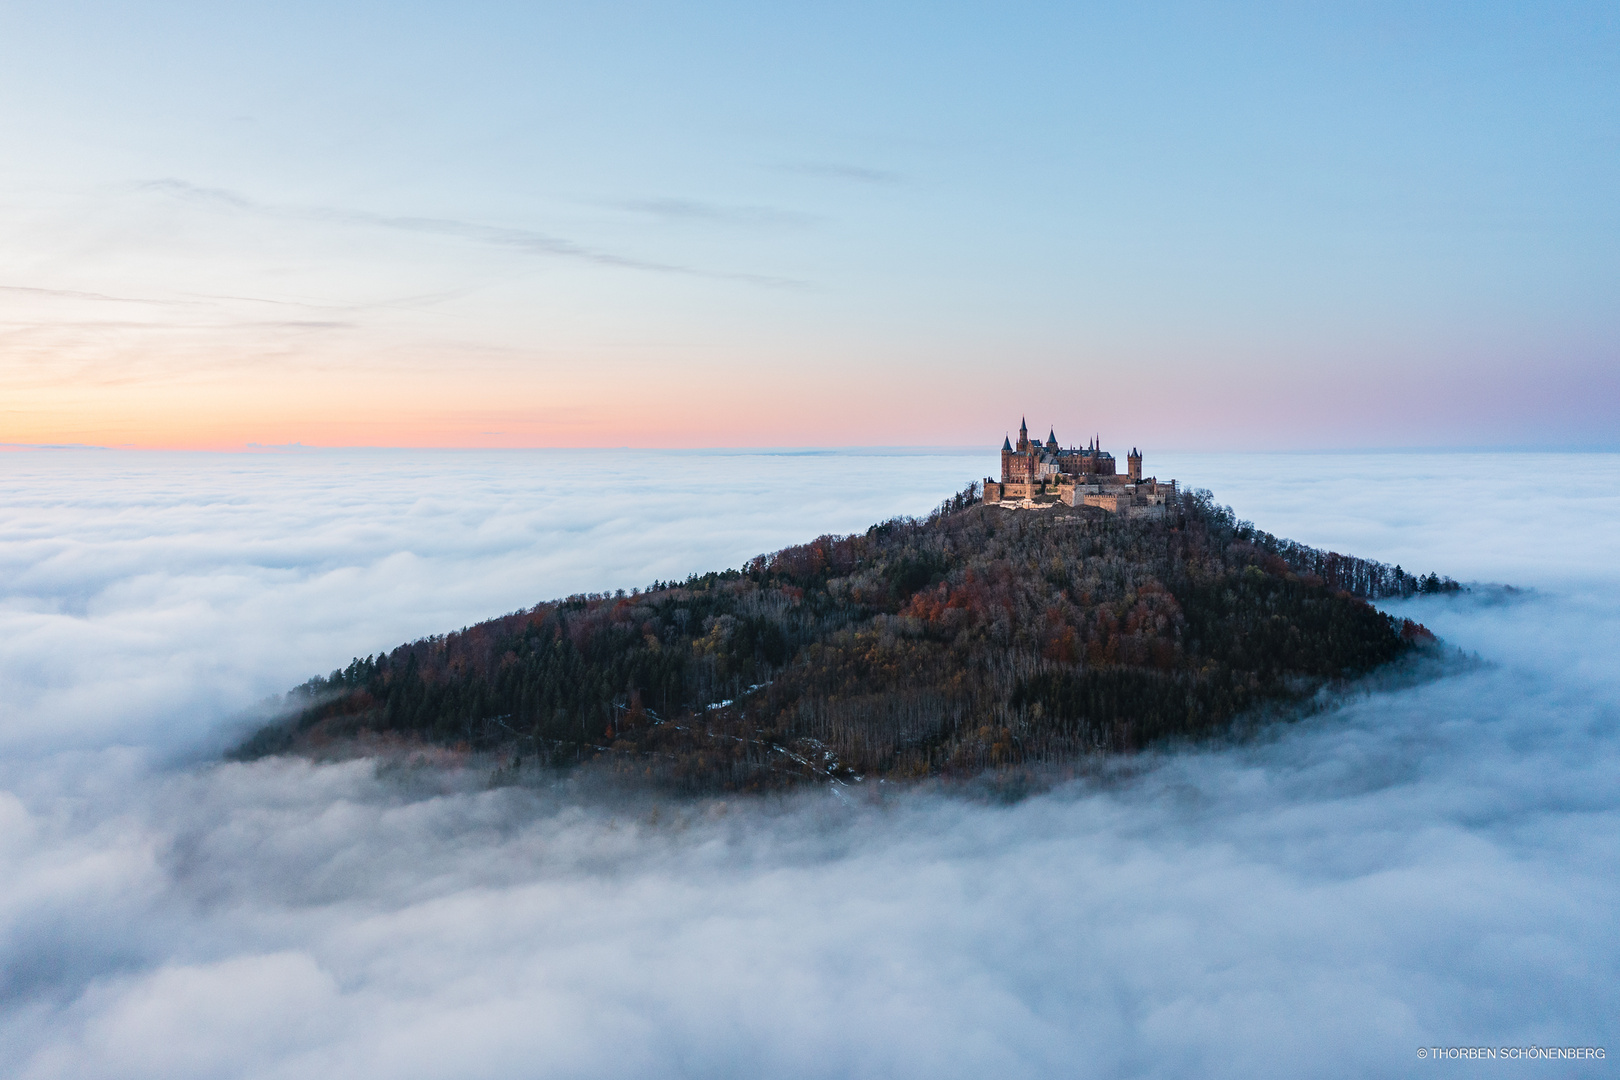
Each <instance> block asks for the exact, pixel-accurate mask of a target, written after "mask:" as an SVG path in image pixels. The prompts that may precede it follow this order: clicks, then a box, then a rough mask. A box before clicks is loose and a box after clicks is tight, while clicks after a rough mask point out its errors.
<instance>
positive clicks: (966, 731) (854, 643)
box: [240, 489, 1457, 790]
mask: <svg viewBox="0 0 1620 1080" xmlns="http://www.w3.org/2000/svg"><path fill="white" fill-rule="evenodd" d="M973 496H974V492H973V490H972V489H969V490H968V491H966V492H964V493H962V494H961V495H958V496H956V497H955V498H954V499H953V500H950V501H948V502H947V503H946V504H945V505H944V506H943V507H941V509H940V510H939V511H936V512H935V513H934V514H933V515H932V516H930V517H929V518H927V519H898V520H894V521H889V522H885V523H883V524H881V525H876V526H873V527H872V528H871V529H869V530H867V531H866V532H865V533H863V534H860V535H855V536H823V537H820V538H818V539H816V540H814V541H812V542H810V543H808V544H801V545H797V546H795V547H790V548H785V549H783V550H782V551H778V552H775V553H774V554H770V555H763V556H760V557H759V558H757V559H754V560H752V561H750V562H748V563H747V564H746V565H744V566H743V567H742V568H741V569H739V570H728V571H725V572H721V573H710V574H704V575H694V576H693V577H691V578H688V579H687V580H686V581H683V582H680V583H678V584H675V583H662V582H660V583H655V584H654V585H653V586H652V587H651V588H649V589H647V590H646V591H636V592H632V593H629V594H624V593H617V594H613V595H605V594H604V595H586V596H573V597H569V598H567V599H565V600H559V601H553V602H550V603H544V604H540V605H538V606H536V607H534V608H532V609H529V610H525V611H520V612H515V613H513V614H511V615H507V616H504V617H502V618H499V619H493V620H490V621H489V622H485V623H480V624H478V625H477V626H472V627H468V628H466V629H464V630H462V631H460V632H458V633H452V634H445V635H441V636H436V637H432V638H427V639H424V640H422V641H417V642H414V643H411V644H408V645H402V646H400V647H399V648H397V649H395V650H393V651H392V652H391V653H388V654H387V655H378V656H374V657H370V658H363V659H357V660H355V661H354V662H352V663H351V664H350V665H349V666H348V667H347V668H344V669H341V670H339V671H334V672H333V673H332V674H331V675H330V676H328V677H326V678H323V679H312V680H310V682H308V683H306V684H305V685H304V686H303V687H300V688H299V689H298V690H297V691H295V692H294V695H293V704H294V706H295V710H294V713H293V715H292V716H291V718H290V719H289V720H288V721H287V722H285V723H282V724H278V725H272V726H271V727H268V728H266V729H264V730H263V731H261V732H259V733H258V735H256V736H255V737H254V738H253V739H252V740H250V741H249V742H248V743H247V744H245V745H244V746H243V747H242V749H241V751H240V753H241V754H242V755H244V756H254V755H258V754H264V753H273V752H279V751H282V750H287V749H300V748H306V747H308V746H309V745H311V744H312V743H314V742H316V741H325V740H332V739H343V738H358V739H363V738H368V737H370V738H374V737H376V736H377V735H378V734H379V733H382V734H386V735H387V736H389V737H391V738H409V739H415V740H419V741H420V742H422V743H428V744H436V745H440V746H452V745H461V744H465V745H466V746H468V747H472V748H481V749H486V750H490V751H498V752H500V753H501V754H503V755H511V756H512V757H515V758H517V759H518V760H525V759H526V760H528V761H532V762H536V763H539V764H543V765H557V766H567V765H574V764H577V763H582V762H587V761H595V762H597V763H598V764H599V765H600V766H603V767H608V768H612V769H615V770H618V771H620V772H623V773H626V774H633V775H635V776H639V777H645V778H651V779H653V780H655V781H658V782H661V783H666V784H672V785H675V786H678V787H682V788H685V789H689V790H713V789H757V788H769V787H779V786H784V785H788V784H794V783H800V782H804V781H819V782H827V781H830V780H841V781H847V780H850V779H852V778H853V777H855V776H870V775H886V776H890V777H914V776H927V775H937V774H952V775H968V774H975V773H978V772H980V771H982V770H985V769H989V768H998V767H1004V766H1011V765H1038V764H1054V763H1061V762H1065V761H1072V760H1075V759H1076V758H1078V757H1081V756H1084V755H1088V754H1094V753H1098V752H1109V751H1125V750H1131V749H1135V748H1139V747H1142V746H1145V745H1147V744H1150V743H1153V742H1155V741H1158V740H1162V739H1165V738H1173V737H1188V736H1193V737H1195V736H1200V735H1205V734H1208V733H1210V732H1213V731H1217V730H1219V729H1221V728H1222V727H1223V726H1224V725H1227V724H1228V723H1229V722H1230V721H1231V720H1232V719H1233V718H1234V717H1236V716H1239V715H1241V714H1244V713H1245V712H1248V711H1250V710H1253V709H1254V708H1256V707H1257V706H1262V705H1267V704H1275V703H1287V702H1293V701H1299V700H1302V699H1304V698H1307V697H1309V696H1311V695H1312V694H1314V693H1315V692H1316V691H1317V690H1318V689H1320V688H1321V687H1322V686H1323V685H1325V684H1328V683H1330V682H1333V681H1336V680H1342V679H1347V678H1352V677H1355V676H1358V675H1361V674H1363V673H1365V672H1368V671H1370V670H1372V669H1373V668H1375V667H1377V666H1379V665H1381V664H1385V663H1388V662H1390V661H1393V660H1395V659H1397V658H1399V657H1400V656H1402V655H1403V654H1404V653H1406V652H1408V651H1410V650H1412V649H1414V648H1421V647H1424V646H1425V645H1427V644H1428V643H1431V642H1432V641H1433V636H1432V635H1431V634H1429V633H1428V631H1427V630H1425V629H1423V627H1421V626H1419V625H1417V624H1415V623H1412V622H1410V621H1405V622H1400V623H1398V622H1396V621H1395V620H1393V619H1391V618H1390V617H1389V616H1387V615H1385V614H1383V613H1382V612H1380V611H1378V610H1377V609H1375V608H1374V607H1372V606H1371V605H1370V604H1369V603H1368V602H1367V598H1369V597H1372V598H1376V597H1381V596H1389V595H1409V594H1410V593H1412V592H1419V591H1430V592H1433V591H1446V590H1449V589H1454V588H1456V587H1457V586H1456V585H1455V583H1452V582H1449V581H1448V580H1444V579H1440V578H1438V577H1436V576H1434V575H1430V576H1429V577H1428V578H1423V579H1419V578H1414V577H1411V576H1410V575H1407V574H1406V573H1405V572H1404V571H1402V570H1400V569H1399V568H1390V567H1385V566H1382V565H1381V564H1378V563H1374V562H1369V561H1366V560H1360V559H1354V558H1350V557H1347V556H1342V555H1338V554H1335V553H1331V552H1322V551H1318V550H1316V549H1313V548H1308V547H1304V546H1303V545H1299V544H1294V543H1292V542H1289V541H1285V540H1279V539H1278V538H1276V537H1273V536H1270V535H1269V534H1267V533H1263V532H1260V531H1258V530H1256V529H1254V527H1253V526H1252V525H1249V524H1248V523H1247V522H1240V521H1237V520H1236V519H1235V517H1234V516H1233V515H1232V513H1231V511H1230V510H1228V509H1226V508H1224V507H1221V506H1218V505H1217V504H1215V502H1214V501H1213V499H1212V498H1210V496H1209V495H1208V493H1207V492H1198V493H1194V494H1191V495H1183V496H1181V497H1180V498H1179V500H1178V503H1177V505H1175V506H1174V507H1173V508H1172V509H1173V511H1174V512H1173V513H1172V514H1171V515H1170V517H1169V518H1168V519H1167V520H1165V521H1153V522H1135V521H1128V520H1124V521H1122V520H1120V519H1118V518H1116V517H1114V516H1112V515H1110V514H1107V513H1105V512H1102V511H1098V510H1094V509H1088V508H1079V509H1072V510H1071V509H1069V508H1058V509H1054V510H1048V511H1042V512H1018V511H1007V510H1003V509H1000V508H998V507H990V506H982V505H977V503H976V500H975V499H974V497H973Z"/></svg>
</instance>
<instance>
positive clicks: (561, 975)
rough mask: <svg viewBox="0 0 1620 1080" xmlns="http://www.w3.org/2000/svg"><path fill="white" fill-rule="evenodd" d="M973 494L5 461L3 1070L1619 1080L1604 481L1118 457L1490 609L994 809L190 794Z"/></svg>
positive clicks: (609, 465) (321, 461) (903, 484)
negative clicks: (480, 664) (638, 589)
mask: <svg viewBox="0 0 1620 1080" xmlns="http://www.w3.org/2000/svg"><path fill="white" fill-rule="evenodd" d="M627 457H629V458H630V459H631V460H630V462H629V465H630V467H629V468H626V458H627ZM991 463H992V459H991V458H987V457H986V455H983V454H973V455H965V454H954V453H910V454H905V453H858V452H838V453H802V454H794V453H770V454H747V453H645V452H636V453H635V454H633V455H627V454H625V453H605V452H601V453H597V452H532V453H519V452H511V453H455V452H444V453H391V452H364V453H362V452H345V453H339V452H297V453H280V454H261V455H246V454H242V455H219V456H212V455H161V454H147V453H122V452H103V451H31V452H10V453H4V454H0V1074H3V1075H6V1076H17V1077H27V1078H33V1077H118V1078H140V1077H162V1078H165V1080H173V1078H186V1077H286V1078H295V1077H296V1078H307V1077H311V1076H317V1077H325V1076H334V1077H335V1076H342V1077H356V1078H365V1077H388V1078H414V1077H458V1078H460V1077H500V1078H508V1077H627V1076H636V1077H640V1076H647V1077H666V1076H668V1077H762V1076H767V1077H775V1076H781V1077H846V1076H855V1077H890V1076H908V1077H909V1076H915V1077H930V1078H934V1077H973V1078H979V1077H1009V1078H1016V1077H1064V1076H1074V1077H1088V1076H1100V1077H1113V1076H1121V1077H1125V1076H1129V1077H1190V1076H1198V1077H1272V1076H1275V1077H1292V1076H1439V1075H1443V1076H1532V1075H1533V1076H1536V1077H1551V1076H1615V1075H1620V1067H1617V1066H1616V1064H1615V1062H1616V1058H1617V1056H1620V1019H1617V1018H1620V662H1617V656H1616V646H1617V645H1620V456H1615V455H1542V456H1535V455H1515V457H1514V460H1513V467H1512V469H1511V470H1509V469H1504V468H1503V467H1502V464H1501V462H1500V459H1498V458H1496V457H1493V456H1490V455H1473V454H1453V455H1422V454H1418V455H1414V454H1402V455H1393V454H1392V455H1370V454H1357V455H1309V456H1306V455H1300V456H1288V455H1221V456H1194V455H1183V456H1179V457H1176V458H1174V459H1172V458H1170V457H1168V456H1166V457H1164V458H1161V459H1158V460H1150V461H1149V462H1148V466H1149V471H1152V472H1157V473H1158V474H1159V475H1160V476H1170V475H1174V476H1176V477H1178V478H1179V479H1181V480H1182V482H1183V483H1184V484H1190V485H1193V486H1202V487H1209V488H1211V489H1213V490H1214V491H1215V492H1216V494H1217V496H1218V497H1219V498H1220V499H1221V500H1222V501H1224V502H1228V503H1230V504H1232V505H1233V506H1234V508H1235V509H1236V510H1237V512H1238V513H1239V515H1240V516H1242V517H1245V518H1248V519H1251V520H1253V521H1255V522H1256V523H1257V524H1258V525H1260V526H1261V527H1263V528H1266V529H1269V530H1271V531H1273V532H1276V533H1278V534H1280V535H1286V536H1291V537H1293V538H1295V539H1299V540H1302V541H1306V542H1309V543H1313V544H1318V545H1323V546H1329V547H1334V548H1337V549H1339V550H1342V551H1348V552H1352V553H1354V554H1357V555H1361V556H1366V557H1370V558H1376V559H1381V560H1383V561H1386V562H1390V563H1400V564H1402V565H1403V566H1404V567H1405V568H1406V569H1408V570H1411V571H1415V572H1419V573H1423V572H1427V571H1429V570H1436V571H1439V572H1441V573H1443V574H1450V575H1451V576H1453V577H1456V578H1458V579H1460V580H1467V581H1479V582H1501V583H1508V584H1512V585H1515V586H1518V587H1519V588H1520V589H1521V590H1522V591H1520V592H1518V593H1516V594H1508V593H1503V592H1501V591H1500V590H1484V589H1480V590H1476V591H1475V592H1473V593H1470V594H1465V595H1461V596H1453V597H1445V598H1427V599H1417V600H1413V601H1410V602H1406V603H1402V604H1399V605H1394V607H1395V609H1397V610H1399V611H1400V612H1401V613H1402V614H1406V615H1410V616H1411V617H1413V618H1416V619H1419V620H1420V621H1422V622H1424V623H1426V624H1427V625H1428V626H1430V627H1431V628H1432V629H1434V630H1435V631H1436V632H1437V633H1439V634H1440V635H1441V636H1442V637H1443V638H1444V639H1445V640H1446V642H1447V643H1448V644H1450V645H1452V646H1455V647H1458V648H1461V649H1463V650H1465V651H1467V652H1469V653H1473V654H1477V656H1478V657H1479V658H1480V660H1481V661H1482V662H1481V663H1477V664H1474V665H1472V666H1469V667H1466V668H1465V669H1462V670H1459V671H1458V672H1457V673H1455V674H1452V675H1449V676H1447V677H1445V678H1441V679H1438V680H1435V681H1430V682H1427V683H1423V684H1421V685H1416V686H1407V687H1404V688H1387V689H1368V690H1367V691H1365V692H1362V693H1359V694H1357V695H1355V696H1354V697H1351V698H1349V699H1347V700H1346V701H1345V702H1344V703H1343V704H1342V705H1341V706H1339V707H1337V708H1335V709H1332V710H1330V711H1327V712H1324V713H1322V714H1319V715H1315V716H1312V717H1311V718H1309V719H1307V720H1303V721H1299V722H1296V723H1293V724H1288V725H1283V726H1280V727H1276V728H1273V729H1270V730H1268V731H1266V732H1264V733H1262V734H1261V735H1260V736H1259V737H1257V738H1253V739H1250V740H1247V741H1245V742H1242V743H1241V744H1232V745H1220V746H1210V747H1205V748H1201V749H1196V750H1184V751H1177V752H1171V753H1158V754H1149V755H1143V756H1140V757H1138V758H1136V759H1133V760H1131V761H1129V762H1126V763H1124V764H1122V765H1120V766H1119V767H1117V768H1111V769H1103V770H1099V771H1098V773H1097V775H1095V776H1093V777H1091V778H1089V779H1085V780H1081V781H1076V782H1073V783H1071V784H1069V785H1068V786H1065V787H1061V788H1059V789H1057V790H1055V791H1051V792H1049V793H1046V794H1042V795H1039V796H1036V797H1031V798H1028V799H1025V800H1023V801H1021V802H1017V803H1013V804H998V803H994V802H990V801H987V800H982V799H977V798H974V797H973V796H972V795H971V794H960V793H958V794H940V793H938V792H932V791H915V790H913V791H903V790H885V791H882V792H877V793H868V794H860V795H857V796H856V797H854V798H851V799H847V800H842V801H841V800H839V799H835V798H832V797H830V796H829V795H828V794H827V793H825V792H814V793H810V794H806V795H802V796H798V797H794V798H790V799H784V800H768V801H752V800H747V799H731V800H726V801H720V800H708V801H703V802H691V803H683V802H680V801H673V800H667V799H666V800H659V799H655V798H650V797H642V798H629V797H627V798H623V799H615V798H613V797H610V796H608V795H606V794H604V793H602V792H598V791H588V790H580V789H579V788H578V787H577V786H576V785H574V784H572V783H569V782H564V783H556V784H544V783H535V784H530V785H520V786H505V787H495V788H491V787H490V786H489V784H488V782H487V781H488V777H487V775H484V774H482V773H478V772H476V771H475V770H470V769H469V770H462V771H459V772H435V771H431V770H400V769H398V768H380V767H378V766H377V765H376V764H373V763H370V762H366V761H353V762H347V763H343V764H329V765H312V764H309V763H307V762H303V761H288V760H270V761H262V762H257V763H253V764H247V765H242V764H220V763H219V761H218V754H219V751H220V749H221V748H222V747H223V746H225V745H227V743H228V741H229V740H230V739H231V738H232V737H233V736H234V735H235V734H236V733H237V732H238V731H239V730H240V724H241V719H240V718H241V717H242V715H243V714H244V712H245V711H247V710H251V709H252V708H254V707H255V706H256V704H257V703H259V702H261V701H262V700H263V699H264V698H265V697H266V696H267V695H270V694H274V693H277V692H280V691H283V690H285V689H287V688H288V687H290V686H292V685H294V684H296V683H298V682H301V681H302V680H304V679H305V678H308V677H309V676H310V675H312V674H316V673H320V672H324V671H328V670H330V669H331V668H333V667H336V666H339V665H341V664H343V663H346V662H347V661H348V660H349V658H350V657H352V656H354V655H357V654H366V653H372V652H376V651H379V650H382V649H386V648H389V647H391V646H393V645H395V644H398V643H400V642H401V641H404V640H407V639H410V638H414V637H418V636H421V635H425V634H429V633H435V632H440V631H444V630H447V629H455V628H458V627H460V626H463V625H465V624H467V623H470V622H473V621H475V620H478V619H480V618H484V617H488V616H492V615H498V614H501V613H504V612H507V611H511V610H514V609H517V608H519V607H525V606H528V605H531V604H533V603H535V602H536V601H539V600H542V599H546V598H550V597H555V596H560V595H566V594H569V593H573V592H578V591H602V590H607V589H616V588H620V587H624V588H628V587H631V586H636V585H646V584H648V583H649V582H651V581H653V580H654V579H668V578H676V577H683V576H685V575H686V574H687V573H689V572H692V571H697V570H706V569H713V568H719V567H724V566H732V565H737V564H738V563H740V562H741V561H742V560H743V559H745V558H747V557H749V556H751V555H754V554H757V553H759V552H762V551H765V550H769V549H773V548H775V547H779V546H782V545H784V544H787V543H790V542H796V541H801V540H805V539H808V538H811V537H813V536H815V535H818V534H821V533H826V532H849V531H855V530H860V529H864V528H865V527H866V526H867V525H868V524H870V523H871V522H873V521H877V520H880V519H883V518H886V517H889V516H892V515H896V514H920V513H923V512H926V511H927V510H928V509H929V508H930V507H932V506H933V505H935V504H936V503H938V502H939V501H940V500H941V499H943V498H944V497H945V496H947V495H949V494H950V493H951V492H952V491H954V490H957V489H959V488H960V487H962V486H963V485H964V484H965V483H966V482H968V481H970V480H973V479H975V478H978V477H981V476H982V475H983V474H984V473H985V472H986V471H987V470H988V468H989V466H990V464H991ZM1566 1046H1576V1047H1604V1048H1605V1051H1606V1053H1607V1056H1606V1057H1605V1058H1603V1059H1601V1060H1595V1061H1594V1060H1585V1059H1583V1060H1579V1061H1570V1060H1548V1059H1543V1058H1537V1059H1534V1060H1529V1061H1525V1060H1501V1059H1498V1060H1495V1061H1489V1060H1486V1061H1469V1060H1456V1059H1453V1058H1449V1057H1448V1058H1445V1059H1443V1060H1440V1061H1436V1060H1433V1058H1432V1057H1424V1058H1420V1057H1419V1056H1418V1055H1419V1050H1420V1048H1428V1047H1492V1048H1495V1049H1496V1050H1497V1051H1498V1052H1500V1051H1501V1049H1502V1048H1504V1047H1508V1048H1526V1047H1566Z"/></svg>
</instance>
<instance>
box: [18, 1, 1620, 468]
mask: <svg viewBox="0 0 1620 1080" xmlns="http://www.w3.org/2000/svg"><path fill="white" fill-rule="evenodd" d="M1617 76H1620V15H1617V13H1616V11H1615V8H1614V7H1613V5H1611V4H1604V3H1571V4H1561V5H1551V6H1549V5H1532V4H1507V3H1483V4H1481V3H1471V4H1461V3H1458V4H1435V3H1415V4H1414V3H1400V4H1396V3H1368V4H1356V5H1338V6H1330V5H1306V6H1301V5H1280V4H1279V5H1264V4H1198V5H1191V4H1188V5H1175V4H1114V5H1108V4H1084V5H1077V4H1041V3H1020V2H1011V3H996V4H988V3H983V4H971V3H935V4H905V3H895V4H884V5H873V4H840V3H829V4H818V5H811V6H803V5H800V6H794V5H780V4H776V5H747V4H741V3H726V2H705V3H694V4H685V5H638V4H625V3H591V4H555V3H535V4H528V3H525V4H512V3H498V2H469V3H457V4H453V5H452V4H386V5H385V4H381V3H375V4H372V3H365V2H341V3H330V2H322V3H312V2H303V0H287V2H280V3H275V4H270V3H244V4H233V5H228V6H221V5H217V4H203V3H200V2H186V0H179V2H173V3H158V2H145V3H118V2H100V3H78V2H72V0H67V2H51V3H43V2H36V0H11V2H8V3H6V4H5V5H3V6H0V146H3V147H4V168H3V169H0V443H6V444H19V445H34V444H53V445H54V444H90V445H98V446H134V447H143V448H212V449H243V448H248V447H250V446H252V445H254V444H257V445H261V446H262V445H281V444H291V443H303V444H305V445H320V446H415V447H618V446H631V447H641V448H645V447H705V446H711V447H712V446H725V447H738V446H776V447H781V446H980V445H986V444H989V445H995V444H997V443H999V441H1000V439H1001V437H1002V435H1003V434H1004V433H1005V432H1006V431H1007V430H1008V429H1009V428H1016V426H1017V423H1018V419H1019V417H1020V416H1022V415H1025V414H1027V415H1028V416H1029V418H1030V422H1031V424H1032V425H1033V426H1035V427H1038V428H1039V429H1040V430H1041V432H1042V433H1043V434H1044V433H1045V431H1046V429H1047V427H1048V426H1053V427H1056V428H1057V430H1058V434H1059V436H1060V438H1062V439H1064V440H1065V441H1073V442H1083V441H1084V440H1085V439H1086V438H1088V437H1089V436H1090V435H1092V434H1093V433H1101V434H1102V435H1103V436H1104V441H1105V445H1108V446H1110V447H1112V448H1115V449H1116V453H1118V452H1121V451H1122V450H1123V448H1124V447H1126V446H1127V445H1128V444H1129V445H1143V446H1145V447H1151V448H1153V449H1165V450H1191V449H1210V448H1214V447H1221V448H1225V449H1234V450H1258V449H1333V448H1376V447H1384V448H1388V447H1442V448H1444V447H1451V448H1456V447H1514V448H1532V449H1566V448H1577V449H1579V448H1585V449H1591V448H1605V447H1606V448H1611V449H1612V448H1614V447H1615V446H1616V445H1617V437H1616V435H1615V432H1616V431H1617V430H1620V318H1617V316H1620V298H1617V289H1616V285H1615V282H1617V281H1620V258H1617V256H1620V209H1617V204H1616V202H1615V200H1614V198H1613V192H1614V191H1616V190H1620V78H1617Z"/></svg>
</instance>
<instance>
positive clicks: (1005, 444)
mask: <svg viewBox="0 0 1620 1080" xmlns="http://www.w3.org/2000/svg"><path fill="white" fill-rule="evenodd" d="M1012 457H1013V448H1012V440H1011V439H1005V438H1004V439H1002V440H1001V482H1002V483H1003V484H1005V483H1007V482H1008V481H1010V480H1011V479H1012Z"/></svg>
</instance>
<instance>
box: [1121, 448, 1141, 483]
mask: <svg viewBox="0 0 1620 1080" xmlns="http://www.w3.org/2000/svg"><path fill="white" fill-rule="evenodd" d="M1125 463H1126V466H1127V468H1128V469H1129V470H1130V477H1131V483H1133V484H1140V483H1141V482H1142V451H1140V450H1138V449H1136V448H1135V447H1134V446H1133V447H1131V452H1130V455H1129V456H1128V457H1127V458H1126V459H1125Z"/></svg>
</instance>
